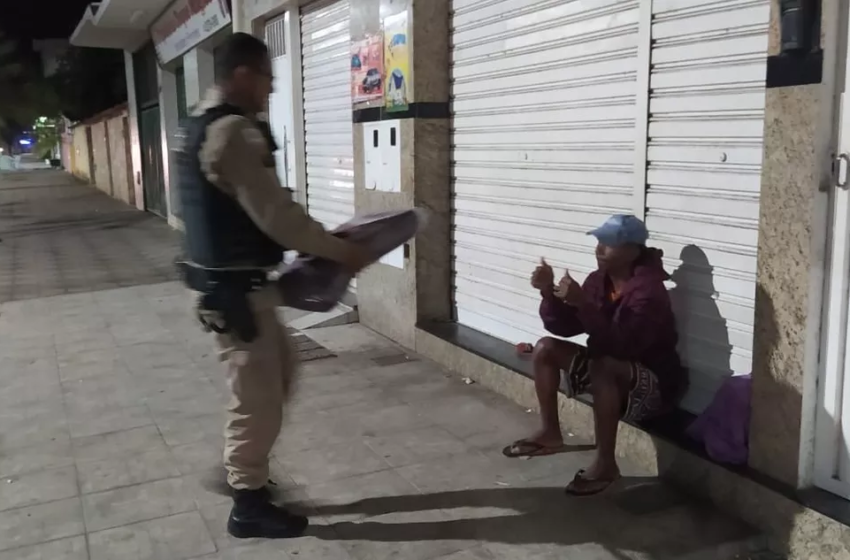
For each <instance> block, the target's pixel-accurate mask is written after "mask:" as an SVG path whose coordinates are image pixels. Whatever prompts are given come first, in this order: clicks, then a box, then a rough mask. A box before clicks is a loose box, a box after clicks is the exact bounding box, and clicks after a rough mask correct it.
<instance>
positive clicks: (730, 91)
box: [646, 0, 770, 412]
mask: <svg viewBox="0 0 850 560" xmlns="http://www.w3.org/2000/svg"><path fill="white" fill-rule="evenodd" d="M769 18H770V2H769V0H725V1H723V0H654V1H653V24H652V38H653V45H652V72H651V77H650V85H651V97H650V105H649V108H650V122H649V144H648V154H647V159H648V169H647V183H648V191H647V200H646V206H647V215H646V222H647V226H648V228H649V231H650V233H651V235H652V241H653V244H654V245H656V246H658V247H660V248H662V249H664V252H665V256H666V257H667V260H666V265H667V267H668V270H670V271H673V270H675V271H676V272H675V275H674V276H675V278H674V279H675V281H676V286H675V288H673V289H672V290H671V298H672V299H673V304H674V306H675V307H676V310H677V317H678V321H679V331H680V336H681V339H682V342H681V350H682V354H683V357H684V359H685V361H686V363H687V365H688V366H689V368H690V372H691V373H690V379H691V390H690V392H689V394H688V395H687V396H686V398H685V400H684V402H683V407H684V408H686V409H688V410H690V411H693V412H699V411H701V410H703V409H704V408H705V407H706V406H707V405H708V403H709V402H710V400H711V398H712V396H713V395H714V393H715V392H716V390H717V388H718V386H719V385H720V383H721V382H722V380H723V379H724V378H725V377H727V376H729V375H730V373H735V374H746V373H750V370H751V365H752V341H753V320H754V298H755V281H756V248H757V245H758V217H759V189H760V184H761V161H762V138H763V127H764V104H765V83H764V80H765V74H766V56H767V41H768V21H769Z"/></svg>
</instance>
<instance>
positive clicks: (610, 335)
mask: <svg viewBox="0 0 850 560" xmlns="http://www.w3.org/2000/svg"><path fill="white" fill-rule="evenodd" d="M662 255H663V253H662V252H661V251H660V250H659V249H646V250H645V251H644V254H643V255H642V256H641V257H640V258H639V259H638V261H637V263H636V264H635V269H634V276H632V278H631V280H629V281H628V283H626V285H625V287H624V288H623V290H622V292H621V294H620V297H619V298H618V299H617V300H616V301H611V299H610V297H609V294H610V293H611V284H610V280H609V279H608V277H607V275H606V274H605V273H604V272H601V271H599V270H597V271H595V272H592V273H591V274H590V276H588V277H587V280H585V282H584V285H583V286H582V288H583V289H584V293H585V296H586V298H587V303H586V304H584V305H583V306H581V307H579V308H576V307H572V306H570V305H568V304H566V303H564V302H563V301H561V300H559V299H557V298H556V297H554V296H544V297H543V301H542V302H541V304H540V317H541V318H542V319H543V325H544V326H545V327H546V330H547V331H549V332H550V333H552V334H554V335H556V336H562V337H571V336H576V335H579V334H587V335H588V340H587V348H588V352H589V355H590V357H591V358H594V357H600V356H608V357H611V358H615V359H618V360H625V361H633V362H639V363H641V364H643V365H644V366H646V367H647V368H649V369H650V370H652V372H653V373H655V375H656V376H658V381H659V385H660V389H661V394H662V398H663V399H664V400H665V401H666V402H667V404H668V405H670V406H672V405H674V404H675V403H676V401H678V399H679V398H681V396H682V394H683V393H684V392H685V389H686V388H687V376H686V373H685V371H684V368H683V367H682V364H681V361H680V360H679V354H678V352H677V351H676V345H677V344H678V341H679V336H678V334H677V333H676V319H675V317H674V316H673V309H672V306H671V305H670V297H669V295H668V294H667V289H666V288H665V286H664V281H665V280H667V279H669V278H670V276H669V275H668V274H667V272H665V271H664V266H663V264H662V262H661V257H662Z"/></svg>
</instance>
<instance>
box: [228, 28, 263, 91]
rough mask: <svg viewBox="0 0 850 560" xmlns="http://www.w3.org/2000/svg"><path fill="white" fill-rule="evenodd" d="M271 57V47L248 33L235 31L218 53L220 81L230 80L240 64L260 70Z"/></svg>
mask: <svg viewBox="0 0 850 560" xmlns="http://www.w3.org/2000/svg"><path fill="white" fill-rule="evenodd" d="M268 57H269V48H268V47H267V46H266V44H265V43H263V42H262V41H261V40H259V39H257V38H256V37H254V36H253V35H249V34H248V33H234V34H233V35H231V36H230V37H228V38H227V40H226V41H225V42H224V44H222V45H221V47H220V50H219V51H218V52H217V53H216V60H215V70H216V76H218V79H219V81H224V80H229V79H230V78H231V77H232V76H233V72H234V71H235V70H236V69H237V68H239V67H240V66H247V67H249V68H253V69H255V70H259V69H260V67H261V66H262V64H263V62H265V61H266V60H267V59H268Z"/></svg>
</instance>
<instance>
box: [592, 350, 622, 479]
mask: <svg viewBox="0 0 850 560" xmlns="http://www.w3.org/2000/svg"><path fill="white" fill-rule="evenodd" d="M631 383H632V368H631V364H629V363H628V362H621V361H618V360H613V359H610V358H604V359H599V360H592V361H591V362H590V387H591V394H592V395H593V418H594V422H595V424H596V460H595V461H594V462H593V465H591V467H590V468H588V469H587V471H586V473H585V477H586V478H587V479H589V480H610V479H613V478H616V477H617V476H619V474H620V470H619V468H618V467H617V459H616V455H615V448H616V444H617V427H618V425H619V422H620V416H621V414H622V412H623V407H624V406H625V402H626V398H627V397H628V394H629V389H630V386H631Z"/></svg>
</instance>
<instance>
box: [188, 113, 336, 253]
mask: <svg viewBox="0 0 850 560" xmlns="http://www.w3.org/2000/svg"><path fill="white" fill-rule="evenodd" d="M267 154H268V149H267V147H266V140H265V138H263V135H262V133H261V132H260V131H259V129H258V128H257V127H256V126H255V125H253V124H252V123H251V122H250V121H248V120H247V119H245V118H243V117H225V118H222V119H219V120H217V121H215V122H214V123H213V124H211V125H210V126H209V128H208V129H207V140H206V142H204V145H203V147H202V148H201V153H200V154H199V155H200V159H201V166H202V168H203V170H204V173H205V174H206V176H207V178H208V179H209V180H210V181H211V182H212V183H213V184H215V185H216V186H218V187H219V188H221V189H223V190H224V191H225V192H227V193H228V194H230V195H231V196H233V197H234V198H236V200H237V201H238V202H239V205H240V206H242V208H244V209H245V211H246V212H247V213H248V216H250V218H251V220H253V222H254V223H255V224H257V226H258V227H259V228H260V229H261V230H263V232H264V233H265V234H266V235H268V236H269V237H271V238H272V239H274V240H275V241H276V242H278V243H280V244H281V245H283V246H285V247H287V248H288V249H294V250H296V251H300V252H302V253H308V254H311V255H316V256H318V257H324V258H328V259H331V260H334V261H342V260H344V259H345V256H346V255H347V254H348V253H349V245H348V243H347V242H346V241H343V240H342V239H339V238H338V237H335V236H333V235H331V234H329V233H328V232H327V231H325V229H324V228H323V227H322V225H321V224H320V223H319V222H317V221H315V220H314V219H313V218H311V217H310V216H309V215H308V214H307V213H306V212H305V211H304V208H303V207H302V206H301V205H300V204H298V203H297V202H295V201H294V200H293V199H292V193H291V192H290V190H289V189H286V188H283V187H282V186H281V184H280V181H279V179H278V178H277V174H276V173H275V169H274V167H268V166H266V162H265V161H264V156H265V155H267Z"/></svg>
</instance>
